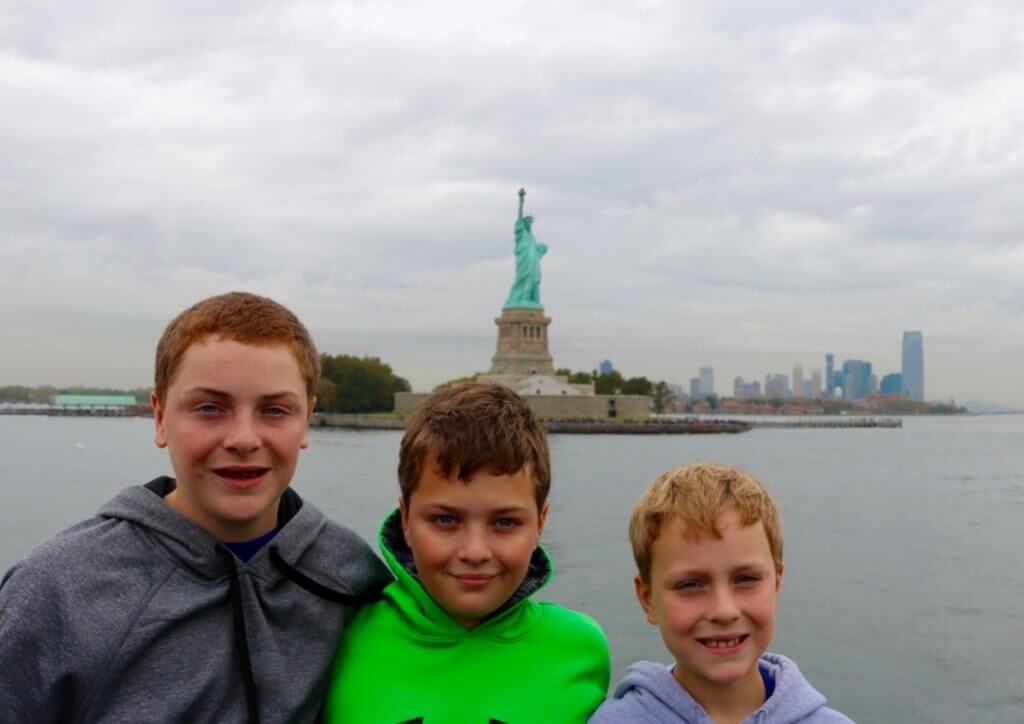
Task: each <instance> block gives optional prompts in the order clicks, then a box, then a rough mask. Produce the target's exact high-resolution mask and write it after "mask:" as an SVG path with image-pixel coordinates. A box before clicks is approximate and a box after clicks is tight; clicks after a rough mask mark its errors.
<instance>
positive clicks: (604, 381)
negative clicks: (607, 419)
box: [594, 370, 625, 395]
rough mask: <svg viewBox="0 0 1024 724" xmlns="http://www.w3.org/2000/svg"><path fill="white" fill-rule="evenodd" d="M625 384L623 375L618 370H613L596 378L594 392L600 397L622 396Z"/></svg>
mask: <svg viewBox="0 0 1024 724" xmlns="http://www.w3.org/2000/svg"><path fill="white" fill-rule="evenodd" d="M624 382H625V380H623V379H622V374H620V373H619V371H618V370H612V371H611V372H609V373H607V374H599V375H597V376H596V377H595V378H594V391H595V392H596V393H597V394H599V395H618V394H621V391H622V385H623V383H624Z"/></svg>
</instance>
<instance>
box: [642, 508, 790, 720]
mask: <svg viewBox="0 0 1024 724" xmlns="http://www.w3.org/2000/svg"><path fill="white" fill-rule="evenodd" d="M717 522H718V529H719V531H720V532H721V534H722V537H721V539H718V538H715V537H712V536H709V535H706V534H701V535H700V536H699V537H697V538H696V539H693V538H687V537H686V535H685V532H686V531H685V528H684V525H683V523H682V521H680V520H679V519H678V518H675V519H671V520H670V521H668V522H666V523H665V525H664V527H663V528H662V530H661V531H660V533H659V535H658V537H657V539H656V540H655V542H654V546H653V548H652V550H651V577H650V584H649V585H648V584H646V583H644V581H643V579H642V578H641V577H640V576H637V578H636V589H637V597H638V598H639V600H640V604H641V605H642V606H643V608H644V611H645V612H646V614H647V620H648V621H649V622H650V623H652V624H654V625H656V626H658V628H659V629H661V637H662V639H663V640H664V642H665V646H667V647H668V649H669V651H670V652H671V653H672V655H673V656H674V657H675V660H676V668H675V676H676V679H677V680H678V681H679V683H681V684H682V685H683V687H685V688H686V690H687V691H689V692H690V694H692V695H693V696H694V698H695V699H697V701H698V702H700V703H701V704H702V705H705V708H708V706H707V704H708V702H714V701H721V700H722V699H721V697H723V696H731V693H730V692H732V693H735V692H737V691H742V692H746V693H750V692H754V693H756V692H760V697H761V699H760V700H761V701H763V698H764V692H763V684H762V682H761V677H760V674H759V673H758V670H757V659H758V657H760V656H761V654H762V653H764V651H765V649H767V648H768V643H769V642H770V641H771V638H772V633H773V632H774V630H775V610H776V607H777V602H776V597H777V595H778V592H779V587H780V586H781V584H782V572H781V570H780V571H779V572H778V573H776V568H775V563H774V562H773V559H772V553H771V549H770V547H769V544H768V536H767V534H766V533H765V530H764V525H763V524H762V523H761V522H760V521H758V522H756V523H754V524H752V525H747V526H744V525H743V524H742V523H741V521H740V519H739V516H738V515H737V514H736V512H735V511H734V510H731V509H729V510H726V512H724V513H723V514H722V515H721V516H720V517H719V518H718V521H717Z"/></svg>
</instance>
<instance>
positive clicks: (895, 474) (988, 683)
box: [0, 416, 1024, 722]
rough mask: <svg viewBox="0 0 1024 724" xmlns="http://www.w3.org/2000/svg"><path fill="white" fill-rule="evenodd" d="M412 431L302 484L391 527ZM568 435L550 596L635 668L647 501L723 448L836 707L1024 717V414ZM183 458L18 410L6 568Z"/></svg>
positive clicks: (353, 513)
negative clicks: (881, 424)
mask: <svg viewBox="0 0 1024 724" xmlns="http://www.w3.org/2000/svg"><path fill="white" fill-rule="evenodd" d="M398 441H399V434H398V433H395V432H348V431H321V430H317V431H314V432H313V433H312V439H311V445H310V449H309V450H308V451H306V452H305V453H304V454H303V457H302V461H301V463H300V466H299V474H298V475H297V477H296V481H295V487H296V489H297V490H298V491H299V492H300V493H302V494H303V495H304V496H305V497H307V498H309V499H310V500H312V501H314V502H315V503H316V504H317V505H318V506H319V507H320V508H322V509H323V510H324V511H325V512H327V513H328V514H329V515H331V516H332V517H334V518H335V519H337V520H340V521H342V522H344V523H346V524H348V525H349V526H351V527H352V528H354V529H355V530H357V531H358V532H360V533H361V534H363V535H364V536H366V537H368V538H372V537H374V536H375V534H376V528H377V524H378V522H379V521H380V519H381V518H382V517H383V516H384V514H385V513H386V512H387V511H388V510H389V509H390V508H391V506H393V505H394V503H395V500H396V497H397V485H396V483H395V467H396V464H397V454H398ZM79 442H80V443H82V444H83V445H84V447H82V448H79V447H76V445H77V443H79ZM551 446H552V455H553V462H554V483H553V487H552V498H551V505H552V509H551V514H550V517H549V519H548V528H547V530H546V532H545V536H544V537H545V545H546V546H547V547H548V549H549V550H550V552H551V554H552V557H553V558H554V561H555V565H556V577H555V580H554V581H553V582H552V584H551V585H550V586H549V587H548V588H546V589H545V590H544V591H543V592H542V593H543V595H542V597H546V598H548V599H551V600H555V601H558V602H560V603H564V604H566V605H569V606H572V607H574V608H580V609H583V610H585V611H587V612H588V613H590V614H591V615H592V616H594V617H595V618H597V619H598V620H599V621H600V622H601V623H602V624H603V625H604V628H605V631H606V632H607V634H608V638H609V640H610V642H611V647H612V656H613V659H614V663H615V676H616V677H617V676H619V675H620V674H621V673H622V672H623V671H624V669H625V667H626V666H627V665H628V664H629V663H630V662H631V661H633V660H635V659H638V658H648V659H655V660H665V659H666V653H665V651H664V649H663V647H662V644H661V641H660V638H659V637H658V635H657V630H656V629H654V628H653V627H651V626H649V625H648V624H647V623H646V622H645V621H644V619H643V618H642V617H641V615H640V609H639V607H638V605H637V604H636V602H635V600H634V598H633V593H632V583H631V580H632V576H633V572H634V570H633V563H632V559H631V556H630V553H629V548H628V543H627V541H626V523H627V520H628V517H629V511H630V509H631V506H632V504H633V502H634V501H635V500H636V497H637V496H638V495H639V493H640V491H641V490H642V489H643V487H644V486H646V485H647V483H648V482H649V481H650V480H651V479H653V477H654V476H655V475H657V474H658V473H659V472H661V471H663V470H664V469H666V468H668V467H671V466H673V465H678V464H682V463H687V462H691V461H693V460H698V459H707V460H714V461H716V462H722V463H727V464H733V465H739V466H741V467H744V468H746V469H747V470H748V471H750V472H752V473H754V474H755V475H757V476H759V477H760V478H761V479H763V480H764V481H765V482H766V483H767V484H768V486H769V487H770V488H771V490H772V491H773V492H774V493H775V495H776V497H777V498H778V500H779V504H780V506H781V509H782V515H783V523H784V528H785V542H786V575H785V581H784V584H783V589H782V597H781V605H780V610H779V621H778V626H777V630H776V636H775V640H774V642H773V644H772V649H773V650H775V651H779V652H781V653H784V654H786V655H788V656H790V657H791V658H794V659H796V660H797V661H798V662H799V664H800V667H801V669H802V670H803V671H804V673H805V674H806V675H807V677H808V679H809V680H810V681H811V682H812V683H813V684H814V685H815V686H816V687H817V688H819V689H820V690H821V691H823V692H824V693H825V694H826V696H828V698H829V700H830V702H831V703H832V704H833V705H834V706H835V707H836V708H838V709H840V710H841V711H843V712H845V713H847V714H848V715H850V716H852V717H853V718H855V719H857V720H858V721H863V722H925V721H928V722H930V721H940V722H961V721H970V722H1010V721H1024V675H1022V674H1021V669H1022V664H1024V566H1022V564H1021V559H1022V554H1024V545H1022V544H1024V471H1022V469H1021V460H1020V451H1021V450H1022V449H1024V417H1019V416H1006V417H971V418H959V419H951V418H922V419H915V418H908V419H906V420H905V422H904V427H903V428H902V429H900V430H870V429H868V430H754V431H752V432H749V433H746V434H743V435H723V436H664V437H659V436H645V437H618V436H566V435H563V436H553V437H552V438H551ZM170 472H171V471H170V466H169V463H168V461H167V457H166V453H164V452H163V451H161V450H158V449H157V448H156V447H155V446H154V445H153V443H152V423H151V422H150V421H148V420H139V419H128V420H123V419H122V420H118V419H60V418H53V419H51V418H44V417H0V491H2V495H3V498H2V500H3V503H2V505H0V569H4V570H5V569H6V568H7V567H8V566H9V565H10V564H11V563H13V562H14V561H15V560H17V559H18V558H19V557H21V556H23V555H24V554H25V553H27V552H28V551H29V550H30V549H31V548H32V547H33V546H35V545H37V544H39V543H41V542H42V541H43V540H45V539H46V538H47V537H49V536H50V535H52V534H53V533H55V532H56V531H58V530H59V529H60V528H62V527H64V526H67V525H70V524H71V523H73V522H75V521H76V520H78V519H80V518H82V517H84V516H85V515H86V514H88V513H91V512H92V511H94V510H95V509H96V508H98V507H99V506H100V505H101V504H102V503H104V502H105V501H106V500H107V499H108V498H110V497H111V496H112V495H114V493H116V492H117V490H119V489H120V488H121V487H123V486H124V485H128V484H132V483H135V482H141V481H145V480H148V479H150V478H152V477H155V476H156V475H159V474H164V473H170Z"/></svg>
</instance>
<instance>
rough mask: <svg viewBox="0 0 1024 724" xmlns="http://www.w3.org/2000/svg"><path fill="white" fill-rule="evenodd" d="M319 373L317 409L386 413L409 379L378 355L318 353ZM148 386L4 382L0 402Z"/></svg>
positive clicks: (139, 394)
mask: <svg viewBox="0 0 1024 724" xmlns="http://www.w3.org/2000/svg"><path fill="white" fill-rule="evenodd" d="M320 364H321V366H322V368H323V372H322V374H321V376H320V382H319V384H318V385H317V389H316V409H317V410H318V411H321V412H349V413H352V412H390V411H391V410H393V409H394V404H395V403H394V393H396V392H409V391H410V390H411V389H412V388H411V387H410V386H409V382H408V381H407V380H406V379H404V378H402V377H399V376H398V375H396V374H395V373H394V372H393V371H392V369H391V365H389V364H387V363H386V362H382V361H381V359H380V358H379V357H356V356H355V355H348V354H339V355H331V354H321V355H320ZM152 391H153V388H152V387H139V388H137V389H133V390H122V389H114V388H109V387H82V386H77V387H54V386H53V385H42V386H39V387H28V386H26V385H8V386H6V387H0V402H12V403H17V402H22V403H40V404H46V403H48V402H50V401H51V400H52V399H53V396H54V395H134V396H135V399H136V401H138V403H139V404H143V405H144V404H148V403H149V397H150V394H151V393H152Z"/></svg>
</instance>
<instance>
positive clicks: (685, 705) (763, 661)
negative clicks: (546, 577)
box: [590, 653, 851, 724]
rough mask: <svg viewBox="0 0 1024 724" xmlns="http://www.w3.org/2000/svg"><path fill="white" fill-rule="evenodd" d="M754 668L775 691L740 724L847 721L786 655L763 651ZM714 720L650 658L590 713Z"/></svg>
mask: <svg viewBox="0 0 1024 724" xmlns="http://www.w3.org/2000/svg"><path fill="white" fill-rule="evenodd" d="M758 666H759V667H760V669H761V671H762V672H765V673H766V674H767V675H768V677H769V678H771V679H772V680H773V681H774V682H775V691H773V692H772V695H771V696H770V697H768V700H767V701H765V703H764V705H763V706H762V707H761V708H760V709H758V710H757V711H755V712H754V713H752V714H751V715H750V716H748V717H747V718H746V719H744V720H743V724H797V722H799V724H851V720H850V719H848V718H847V717H845V716H843V715H842V714H840V713H839V712H837V711H833V710H832V709H829V708H828V707H827V706H825V697H824V696H823V695H822V694H820V693H819V692H818V691H817V690H815V688H814V687H812V686H811V685H810V684H808V683H807V679H805V678H804V676H803V674H801V673H800V669H798V668H797V666H796V664H795V663H794V662H792V661H790V660H789V659H787V658H786V657H785V656H780V655H779V654H770V653H765V654H763V655H762V656H761V658H760V660H759V661H758ZM662 722H675V723H676V724H678V722H686V724H712V721H711V717H709V716H708V714H707V712H706V711H704V710H703V709H702V708H701V706H700V704H698V703H697V702H696V701H695V700H694V698H693V697H692V696H690V694H689V693H688V692H687V691H686V689H684V688H683V687H682V686H680V685H679V682H678V681H676V680H675V677H673V676H672V668H671V667H669V666H665V665H663V664H655V663H651V662H650V661H639V662H637V663H635V664H633V665H632V666H630V667H629V670H628V671H627V672H626V676H625V677H624V678H623V679H622V681H620V682H619V683H618V684H616V686H615V693H614V694H613V695H612V698H611V699H608V700H607V701H605V703H604V704H602V705H601V708H600V709H598V710H597V711H596V712H594V715H593V716H592V717H590V724H661V723H662Z"/></svg>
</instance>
